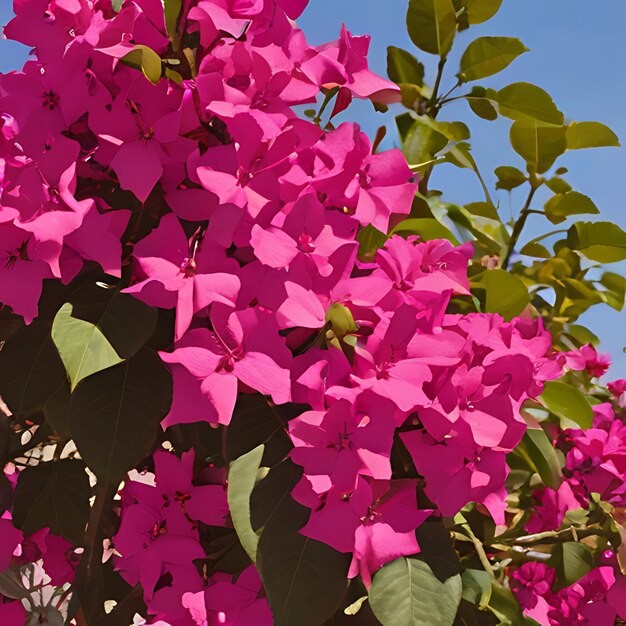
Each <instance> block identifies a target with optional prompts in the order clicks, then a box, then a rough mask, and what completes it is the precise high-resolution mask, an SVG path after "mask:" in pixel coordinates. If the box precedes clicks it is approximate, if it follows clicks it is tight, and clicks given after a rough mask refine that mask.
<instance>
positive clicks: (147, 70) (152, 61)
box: [120, 44, 163, 85]
mask: <svg viewBox="0 0 626 626" xmlns="http://www.w3.org/2000/svg"><path fill="white" fill-rule="evenodd" d="M120 61H121V62H122V63H124V65H128V66H130V67H134V68H135V69H136V70H141V71H142V72H143V75H144V76H145V77H146V78H147V79H148V80H149V81H150V82H151V83H153V84H155V85H156V84H157V83H158V82H159V80H161V73H162V69H163V67H162V65H161V57H160V56H159V55H158V54H157V53H156V52H155V51H154V50H153V49H152V48H149V47H148V46H144V45H143V44H138V45H136V46H135V47H134V48H133V49H132V50H131V51H130V52H129V53H128V54H126V55H125V56H123V57H122V58H121V59H120Z"/></svg>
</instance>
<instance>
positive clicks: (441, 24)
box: [406, 0, 456, 58]
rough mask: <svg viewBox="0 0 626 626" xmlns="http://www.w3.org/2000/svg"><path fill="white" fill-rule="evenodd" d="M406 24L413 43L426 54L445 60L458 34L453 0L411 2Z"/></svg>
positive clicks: (412, 0) (416, 0)
mask: <svg viewBox="0 0 626 626" xmlns="http://www.w3.org/2000/svg"><path fill="white" fill-rule="evenodd" d="M406 24H407V29H408V32H409V37H411V41H412V42H413V43H414V44H415V45H416V46H417V47H418V48H419V49H420V50H423V51H424V52H430V53H431V54H437V55H439V56H440V57H442V58H445V57H446V56H447V55H448V52H450V49H451V48H452V42H453V41H454V36H455V33H456V14H455V11H454V5H453V4H452V0H409V10H408V12H407V15H406Z"/></svg>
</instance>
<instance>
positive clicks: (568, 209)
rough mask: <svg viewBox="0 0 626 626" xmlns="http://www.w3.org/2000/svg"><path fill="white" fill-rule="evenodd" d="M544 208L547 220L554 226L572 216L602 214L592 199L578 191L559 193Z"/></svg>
mask: <svg viewBox="0 0 626 626" xmlns="http://www.w3.org/2000/svg"><path fill="white" fill-rule="evenodd" d="M544 208H545V212H546V216H547V218H548V219H549V220H550V221H551V222H552V223H553V224H559V223H560V222H563V221H565V220H566V219H567V218H568V217H569V216H570V215H584V214H598V213H600V211H599V210H598V207H597V206H596V205H595V204H594V203H593V201H592V200H591V198H589V197H588V196H585V195H584V194H582V193H579V192H578V191H568V192H567V193H558V194H556V195H555V196H552V198H550V199H549V200H548V201H547V202H546V204H545V207H544Z"/></svg>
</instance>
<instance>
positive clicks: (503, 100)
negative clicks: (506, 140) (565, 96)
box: [496, 83, 564, 126]
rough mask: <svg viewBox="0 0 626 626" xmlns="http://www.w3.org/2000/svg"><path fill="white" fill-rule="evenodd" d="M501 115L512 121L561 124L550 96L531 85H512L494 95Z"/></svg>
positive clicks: (560, 117) (559, 113) (559, 115)
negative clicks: (531, 120) (526, 120)
mask: <svg viewBox="0 0 626 626" xmlns="http://www.w3.org/2000/svg"><path fill="white" fill-rule="evenodd" d="M496 100H497V102H498V110H499V111H500V114H501V115H504V116H505V117H508V118H510V119H512V120H524V119H533V120H537V121H539V122H546V123H548V124H556V125H559V126H560V125H562V124H563V120H564V117H563V113H561V111H559V109H558V108H557V106H556V104H554V100H552V98H551V97H550V94H549V93H547V92H546V91H544V90H543V89H541V87H537V85H533V84H531V83H513V84H512V85H508V86H507V87H503V88H502V89H500V91H498V93H497V95H496Z"/></svg>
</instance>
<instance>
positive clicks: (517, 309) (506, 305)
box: [472, 269, 530, 320]
mask: <svg viewBox="0 0 626 626" xmlns="http://www.w3.org/2000/svg"><path fill="white" fill-rule="evenodd" d="M472 287H477V288H479V289H481V290H484V292H485V312H486V313H499V314H500V315H502V317H504V318H505V319H506V320H510V319H512V318H513V317H515V316H516V315H519V314H520V313H521V312H522V311H523V310H524V309H525V308H526V306H527V305H528V303H529V302H530V295H529V293H528V289H526V286H525V285H524V283H523V282H522V281H521V280H520V279H519V278H517V276H514V275H513V274H510V273H509V272H506V271H505V270H501V269H494V270H487V271H486V272H483V273H482V274H481V275H480V277H479V278H477V279H474V281H473V282H472Z"/></svg>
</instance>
